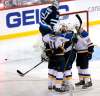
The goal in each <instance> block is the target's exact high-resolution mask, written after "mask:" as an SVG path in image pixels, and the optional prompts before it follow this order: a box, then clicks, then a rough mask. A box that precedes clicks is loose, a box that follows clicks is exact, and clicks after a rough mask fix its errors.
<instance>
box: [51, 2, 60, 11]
mask: <svg viewBox="0 0 100 96" xmlns="http://www.w3.org/2000/svg"><path fill="white" fill-rule="evenodd" d="M52 6H55V7H56V8H57V9H58V8H59V0H52Z"/></svg>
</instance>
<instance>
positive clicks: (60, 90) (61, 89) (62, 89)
mask: <svg viewBox="0 0 100 96" xmlns="http://www.w3.org/2000/svg"><path fill="white" fill-rule="evenodd" d="M55 91H56V92H65V91H66V90H65V87H64V86H62V87H61V88H56V87H55Z"/></svg>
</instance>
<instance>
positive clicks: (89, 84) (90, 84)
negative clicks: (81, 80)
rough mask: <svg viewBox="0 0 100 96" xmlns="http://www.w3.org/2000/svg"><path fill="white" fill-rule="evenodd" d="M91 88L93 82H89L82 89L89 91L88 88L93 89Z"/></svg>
mask: <svg viewBox="0 0 100 96" xmlns="http://www.w3.org/2000/svg"><path fill="white" fill-rule="evenodd" d="M91 86H92V82H91V81H89V82H87V83H85V84H84V85H83V86H82V89H87V88H89V87H91Z"/></svg>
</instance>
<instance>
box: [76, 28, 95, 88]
mask: <svg viewBox="0 0 100 96" xmlns="http://www.w3.org/2000/svg"><path fill="white" fill-rule="evenodd" d="M78 28H79V27H78V26H76V30H78ZM77 38H78V41H77V43H76V45H75V47H76V50H77V58H76V66H77V68H78V74H79V82H78V83H76V84H75V85H76V86H80V85H82V89H86V88H88V87H91V86H92V81H91V75H90V73H89V60H90V59H92V53H93V52H94V45H93V43H92V42H91V40H90V38H89V33H88V32H87V31H85V30H84V29H83V28H81V29H80V30H79V31H78V33H77Z"/></svg>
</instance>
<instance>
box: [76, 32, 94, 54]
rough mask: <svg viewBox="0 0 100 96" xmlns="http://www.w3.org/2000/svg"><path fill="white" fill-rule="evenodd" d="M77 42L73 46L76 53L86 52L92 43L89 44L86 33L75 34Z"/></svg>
mask: <svg viewBox="0 0 100 96" xmlns="http://www.w3.org/2000/svg"><path fill="white" fill-rule="evenodd" d="M77 38H78V41H77V43H76V44H75V49H76V50H77V52H78V53H84V52H88V47H90V46H93V43H92V42H91V40H90V38H89V34H88V32H86V31H83V32H80V34H77Z"/></svg>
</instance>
